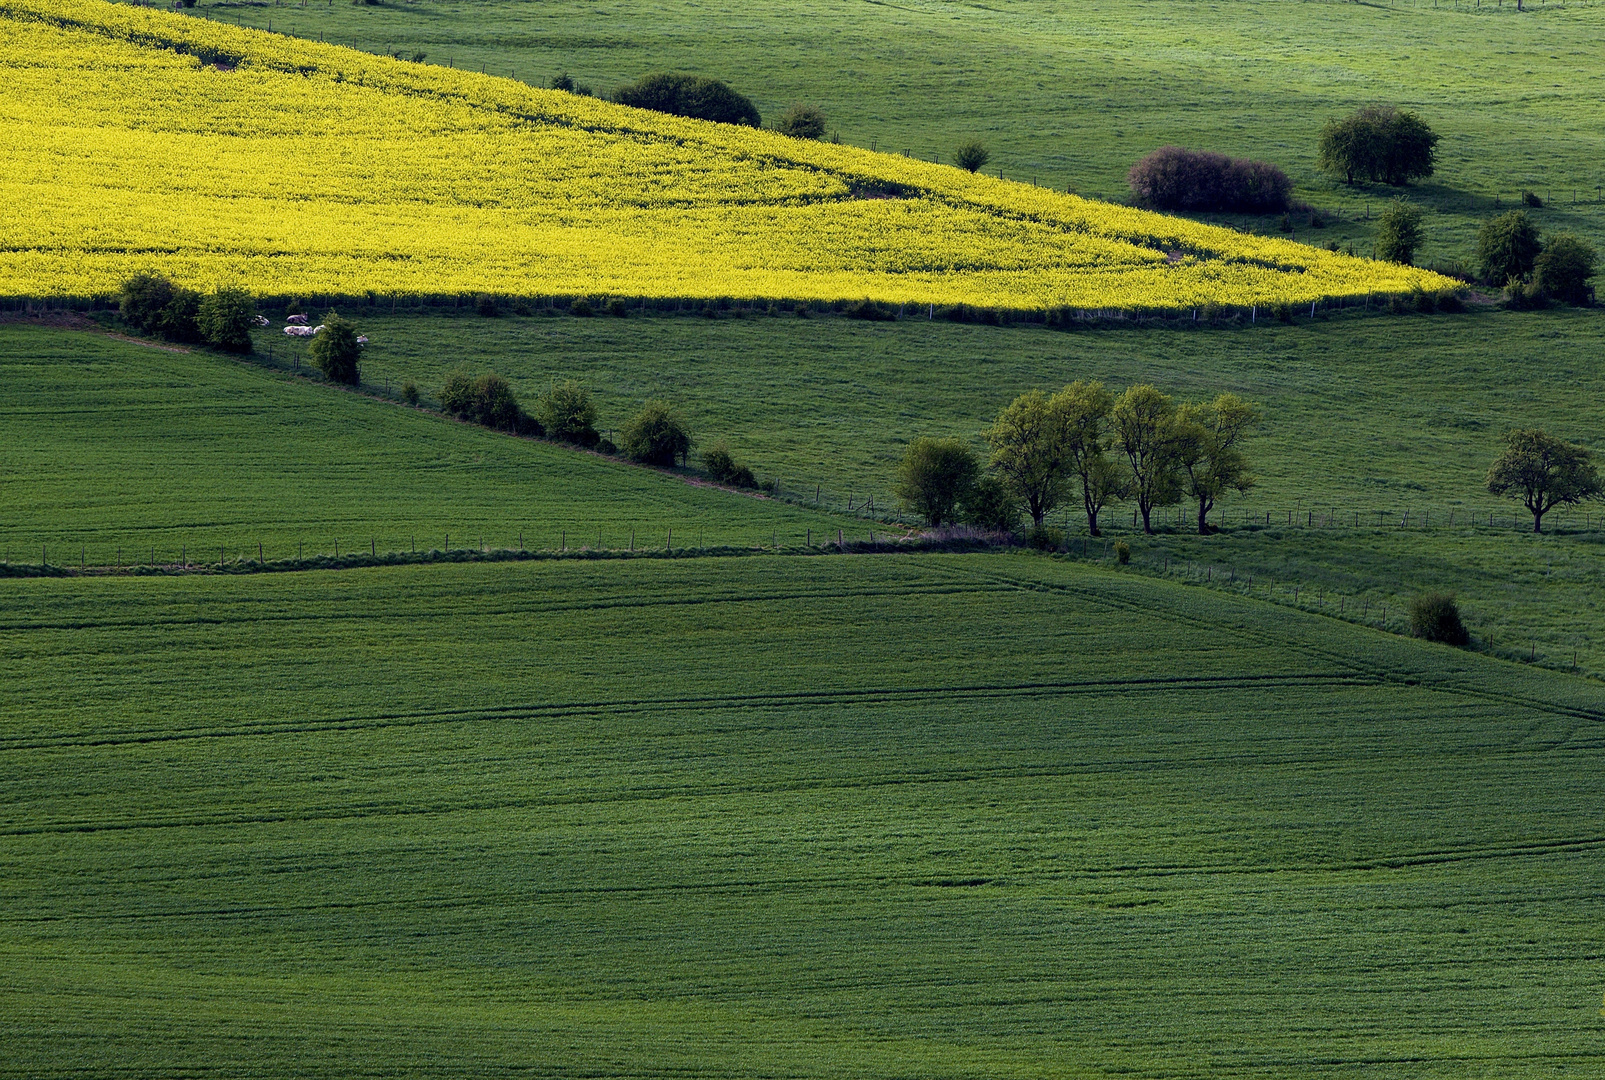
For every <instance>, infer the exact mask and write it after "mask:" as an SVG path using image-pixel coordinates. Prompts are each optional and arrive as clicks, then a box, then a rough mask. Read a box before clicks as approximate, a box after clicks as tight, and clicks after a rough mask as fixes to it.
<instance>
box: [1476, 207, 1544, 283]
mask: <svg viewBox="0 0 1605 1080" xmlns="http://www.w3.org/2000/svg"><path fill="white" fill-rule="evenodd" d="M1542 250H1543V245H1542V244H1540V243H1539V240H1538V227H1537V226H1536V225H1534V224H1533V222H1532V219H1531V218H1529V217H1528V216H1527V212H1526V211H1525V210H1512V211H1510V213H1508V214H1500V215H1499V216H1498V217H1493V218H1489V219H1488V220H1487V221H1485V222H1483V223H1482V228H1481V229H1479V230H1477V264H1478V267H1479V269H1480V270H1481V272H1482V280H1483V281H1484V282H1486V283H1487V284H1489V285H1498V286H1503V285H1505V284H1507V283H1508V282H1510V281H1511V280H1512V279H1515V280H1517V281H1520V280H1521V279H1522V278H1525V277H1526V276H1527V275H1528V274H1530V273H1532V272H1533V263H1534V262H1536V261H1537V259H1538V253H1539V252H1540V251H1542Z"/></svg>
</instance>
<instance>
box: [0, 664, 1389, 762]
mask: <svg viewBox="0 0 1605 1080" xmlns="http://www.w3.org/2000/svg"><path fill="white" fill-rule="evenodd" d="M1383 682H1384V681H1383V680H1382V679H1379V678H1375V677H1370V676H1366V675H1364V674H1344V673H1341V672H1311V673H1306V674H1287V673H1279V674H1263V675H1222V676H1206V677H1198V676H1184V675H1177V676H1166V677H1158V676H1155V677H1150V678H1142V679H1095V680H1065V681H1062V682H1037V681H1033V682H1022V683H979V684H969V685H964V684H938V685H929V686H909V687H895V688H894V687H880V688H872V689H863V690H847V689H835V690H795V691H782V692H777V693H765V694H718V695H706V696H702V695H698V696H680V697H663V698H633V699H614V700H600V701H569V702H553V703H550V704H541V705H496V706H480V707H476V708H469V709H438V710H421V711H418V712H410V713H379V714H370V715H364V716H346V717H333V718H329V719H326V720H321V721H312V722H303V723H288V722H287V723H282V724H274V723H256V724H244V725H240V726H239V727H230V728H205V729H189V730H182V729H180V730H174V729H172V728H163V729H145V730H136V731H126V732H117V733H107V734H105V735H64V736H59V737H54V738H39V737H33V738H21V739H9V740H3V741H0V754H6V753H20V752H25V751H31V750H46V749H88V748H95V747H105V746H137V745H145V744H153V743H167V742H181V741H192V740H207V739H235V738H272V737H277V736H283V735H311V734H320V733H325V732H340V731H374V730H386V729H393V728H401V727H420V726H426V725H433V724H465V723H476V722H481V721H497V722H504V721H512V720H536V719H556V718H563V717H572V716H594V715H599V714H603V713H606V714H611V715H620V714H624V715H627V714H631V713H647V712H655V713H668V712H678V711H702V710H711V709H721V710H727V711H738V710H755V709H761V710H766V711H768V710H775V709H787V708H828V707H851V706H868V705H897V704H909V703H913V704H929V703H930V702H931V701H933V700H945V701H967V700H991V699H997V698H1020V697H1063V696H1083V695H1099V694H1129V693H1198V692H1208V691H1233V690H1241V689H1243V688H1244V687H1245V686H1255V687H1263V688H1265V689H1350V688H1359V687H1368V686H1369V687H1374V686H1380V685H1383Z"/></svg>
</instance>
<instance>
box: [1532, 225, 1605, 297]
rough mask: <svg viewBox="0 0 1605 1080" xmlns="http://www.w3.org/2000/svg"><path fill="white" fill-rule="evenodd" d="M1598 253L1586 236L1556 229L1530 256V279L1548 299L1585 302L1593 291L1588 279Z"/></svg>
mask: <svg viewBox="0 0 1605 1080" xmlns="http://www.w3.org/2000/svg"><path fill="white" fill-rule="evenodd" d="M1597 260H1598V255H1596V254H1595V252H1594V246H1593V245H1592V244H1590V243H1589V242H1588V241H1587V240H1582V239H1579V238H1578V237H1576V236H1573V235H1572V234H1571V233H1556V234H1555V235H1554V236H1551V237H1550V238H1549V242H1548V243H1547V244H1545V245H1544V250H1543V251H1541V252H1539V253H1538V258H1536V259H1534V260H1533V280H1534V281H1535V282H1536V283H1537V285H1538V291H1539V292H1540V293H1542V294H1543V295H1544V296H1547V297H1549V298H1550V299H1551V300H1559V301H1561V302H1562V303H1566V304H1586V303H1588V302H1589V300H1590V299H1591V296H1590V294H1591V293H1592V292H1593V290H1592V289H1590V288H1589V285H1588V279H1589V278H1591V277H1593V276H1594V265H1595V263H1596V262H1597Z"/></svg>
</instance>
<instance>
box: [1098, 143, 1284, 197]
mask: <svg viewBox="0 0 1605 1080" xmlns="http://www.w3.org/2000/svg"><path fill="white" fill-rule="evenodd" d="M1126 182H1127V183H1128V184H1129V185H1131V193H1132V196H1133V198H1134V200H1135V201H1136V203H1137V204H1138V205H1139V206H1146V207H1148V208H1150V209H1154V210H1187V211H1203V210H1215V211H1232V212H1238V213H1251V214H1262V213H1272V212H1277V211H1283V210H1286V209H1287V208H1288V206H1289V201H1288V200H1289V197H1290V196H1291V195H1292V192H1293V182H1292V181H1291V180H1289V179H1288V178H1287V174H1286V173H1284V172H1283V171H1282V170H1281V169H1279V168H1277V167H1276V166H1275V165H1272V164H1270V163H1269V162H1264V161H1248V160H1245V159H1241V158H1232V157H1227V156H1226V155H1225V154H1212V153H1209V152H1207V151H1202V150H1185V149H1183V148H1182V147H1179V146H1161V147H1160V148H1159V149H1158V150H1155V151H1154V152H1153V153H1151V154H1149V155H1148V156H1147V157H1145V158H1143V159H1142V160H1141V161H1139V162H1137V164H1135V165H1133V166H1132V167H1131V171H1130V172H1129V173H1127V174H1126Z"/></svg>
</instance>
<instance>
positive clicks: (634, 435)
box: [619, 400, 691, 465]
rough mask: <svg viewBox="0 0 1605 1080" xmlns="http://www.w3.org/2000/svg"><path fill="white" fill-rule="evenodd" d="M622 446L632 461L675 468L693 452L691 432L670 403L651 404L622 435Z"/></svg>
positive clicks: (657, 402)
mask: <svg viewBox="0 0 1605 1080" xmlns="http://www.w3.org/2000/svg"><path fill="white" fill-rule="evenodd" d="M619 447H620V448H621V449H622V450H623V451H624V453H625V456H627V457H629V458H630V459H631V460H632V461H639V462H641V463H642V464H645V465H673V464H674V463H675V460H676V459H679V460H680V461H684V460H685V459H686V456H687V455H688V454H689V453H690V452H691V429H690V428H689V427H688V426H687V424H686V419H685V416H684V415H682V414H681V412H680V410H678V409H676V408H675V407H674V406H673V405H671V404H669V403H668V402H667V401H656V400H654V401H648V402H647V403H646V404H645V405H643V406H642V407H641V411H640V412H638V413H636V414H635V416H633V417H631V418H630V422H629V423H627V424H625V425H624V428H623V430H622V431H620V432H619Z"/></svg>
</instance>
